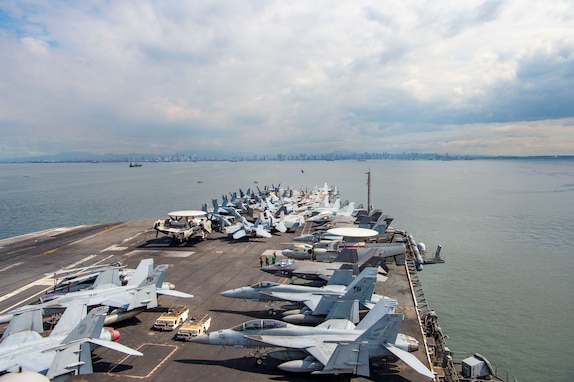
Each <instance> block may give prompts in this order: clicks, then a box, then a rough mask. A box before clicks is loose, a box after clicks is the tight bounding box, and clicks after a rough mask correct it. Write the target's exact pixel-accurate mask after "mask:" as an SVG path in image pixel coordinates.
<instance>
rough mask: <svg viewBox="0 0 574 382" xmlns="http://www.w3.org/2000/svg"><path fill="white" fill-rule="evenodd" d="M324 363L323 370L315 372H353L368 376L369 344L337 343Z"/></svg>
mask: <svg viewBox="0 0 574 382" xmlns="http://www.w3.org/2000/svg"><path fill="white" fill-rule="evenodd" d="M324 365H325V367H324V368H323V370H321V371H319V372H315V373H316V374H342V373H353V374H357V375H362V376H365V377H368V376H370V370H369V345H368V344H364V343H357V342H350V343H344V344H339V345H337V348H336V349H335V350H334V351H333V353H332V355H331V357H330V358H329V360H328V361H327V362H326V363H324ZM315 373H314V374H315Z"/></svg>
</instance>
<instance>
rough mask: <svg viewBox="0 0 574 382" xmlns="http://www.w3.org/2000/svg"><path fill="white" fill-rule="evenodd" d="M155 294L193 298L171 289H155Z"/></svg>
mask: <svg viewBox="0 0 574 382" xmlns="http://www.w3.org/2000/svg"><path fill="white" fill-rule="evenodd" d="M156 292H157V293H159V294H164V295H166V296H172V297H182V298H191V297H193V295H192V294H189V293H185V292H179V291H177V290H172V289H157V290H156Z"/></svg>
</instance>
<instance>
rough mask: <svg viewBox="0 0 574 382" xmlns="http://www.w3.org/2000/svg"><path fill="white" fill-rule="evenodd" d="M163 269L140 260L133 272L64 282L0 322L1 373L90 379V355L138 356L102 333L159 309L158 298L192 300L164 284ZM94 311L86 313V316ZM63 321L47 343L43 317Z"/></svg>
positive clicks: (106, 271)
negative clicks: (0, 330) (2, 326)
mask: <svg viewBox="0 0 574 382" xmlns="http://www.w3.org/2000/svg"><path fill="white" fill-rule="evenodd" d="M167 268H168V266H167V265H158V266H156V267H155V268H154V265H153V259H144V260H142V261H141V262H140V264H139V265H138V267H137V268H136V269H130V270H126V269H123V268H122V267H121V266H120V265H119V264H112V265H110V266H108V267H106V268H100V269H93V271H92V272H87V273H82V275H81V276H76V275H74V276H72V277H70V278H65V280H63V281H62V282H60V284H59V285H57V286H56V287H54V290H53V291H52V292H51V293H49V294H46V295H45V296H43V297H42V298H41V299H40V302H39V303H37V304H33V305H26V306H23V307H20V308H17V309H15V310H13V311H11V312H10V313H9V314H5V315H2V316H0V323H9V324H8V326H7V328H6V330H5V331H4V334H3V336H2V339H3V340H2V342H0V372H17V371H25V372H34V373H39V374H43V375H45V376H46V377H47V378H48V379H50V380H58V378H59V377H61V378H62V379H63V378H65V377H67V376H69V375H70V373H73V374H90V373H92V356H91V351H92V350H93V349H94V348H95V347H96V346H105V347H108V348H110V349H114V350H117V351H120V352H123V353H126V354H129V355H136V356H141V355H142V353H141V352H139V351H137V350H134V349H131V348H129V347H127V346H124V345H121V344H119V343H117V342H115V341H117V340H118V339H119V337H120V336H119V332H117V331H116V330H113V329H109V328H104V325H109V324H111V323H114V322H118V321H122V320H126V319H129V318H132V317H134V316H135V315H137V314H138V313H140V312H142V311H143V310H144V309H150V308H154V307H156V306H158V301H157V298H158V295H170V296H176V297H183V298H190V297H193V296H192V295H190V294H188V293H184V292H179V291H176V290H174V287H173V285H172V284H170V283H167V282H165V275H166V271H167ZM90 308H93V309H91V310H90V311H89V313H87V310H88V309H90ZM55 315H61V316H60V317H59V319H58V321H57V324H56V325H55V326H54V328H53V329H52V331H51V333H50V335H49V336H47V337H43V336H41V335H40V333H42V332H43V330H44V325H43V317H45V316H52V317H54V316H55Z"/></svg>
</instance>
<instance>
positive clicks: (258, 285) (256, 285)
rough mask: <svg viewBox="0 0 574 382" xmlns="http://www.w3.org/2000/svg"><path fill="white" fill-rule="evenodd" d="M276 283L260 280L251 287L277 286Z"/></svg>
mask: <svg viewBox="0 0 574 382" xmlns="http://www.w3.org/2000/svg"><path fill="white" fill-rule="evenodd" d="M278 285H279V284H278V283H274V282H271V281H262V282H260V283H257V284H254V285H252V287H253V288H256V289H265V288H271V287H274V286H278Z"/></svg>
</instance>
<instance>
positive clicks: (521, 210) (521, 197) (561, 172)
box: [0, 160, 574, 382]
mask: <svg viewBox="0 0 574 382" xmlns="http://www.w3.org/2000/svg"><path fill="white" fill-rule="evenodd" d="M368 171H370V172H371V179H372V182H371V184H372V186H371V203H372V204H373V205H374V207H376V208H380V209H382V210H383V211H384V213H386V214H389V215H391V216H392V217H393V218H394V221H393V223H392V225H393V226H394V227H396V228H400V229H404V230H407V231H408V232H409V233H411V234H413V236H414V238H415V240H416V241H417V242H424V243H425V244H426V246H427V249H428V251H429V253H433V252H434V250H435V248H436V246H437V245H439V244H440V245H441V246H442V255H443V257H444V258H445V259H446V263H445V264H440V265H438V264H437V265H427V266H425V269H424V270H423V271H422V272H420V277H421V279H422V282H423V289H424V291H425V295H426V298H427V301H428V303H429V305H430V307H431V308H433V309H434V310H435V311H436V312H437V314H438V317H439V322H440V324H441V326H442V328H443V331H444V333H446V334H447V335H448V336H449V339H448V340H447V343H448V345H449V347H450V348H451V350H452V351H454V352H455V355H456V356H457V357H458V358H465V356H466V353H467V352H468V353H474V352H477V353H480V354H482V355H484V356H486V357H487V358H488V359H489V360H490V361H491V363H493V364H494V365H495V366H496V367H497V368H498V370H499V374H502V375H505V373H509V377H510V380H514V379H513V378H516V379H517V380H519V381H540V380H544V381H546V382H563V381H572V380H574V366H573V363H572V359H573V358H574V350H573V347H572V343H574V324H573V318H574V297H573V294H574V281H573V280H574V278H573V274H574V253H573V252H574V251H573V250H572V245H571V242H572V237H573V235H572V230H573V228H574V162H573V161H567V160H540V161H537V160H474V161H396V160H381V161H366V162H358V161H333V162H327V161H303V162H292V161H289V162H196V163H191V162H190V163H179V162H174V163H144V164H143V166H142V167H140V168H129V167H128V166H127V164H126V163H97V164H91V163H84V164H80V163H77V164H0V227H2V229H1V230H0V239H2V238H7V237H12V236H17V235H22V234H25V233H29V232H35V231H39V230H44V229H49V228H54V227H63V226H74V225H80V224H94V223H102V222H112V221H127V220H133V219H151V218H154V219H155V218H163V217H166V214H167V213H168V212H169V211H173V210H181V209H199V208H200V207H201V205H202V204H203V203H208V204H209V205H210V206H211V199H212V198H218V199H219V200H221V195H222V194H223V193H229V192H232V191H237V190H239V188H241V189H243V190H246V189H247V188H249V187H252V188H254V187H256V186H259V187H263V186H264V185H271V184H274V185H277V184H279V183H281V184H282V185H289V186H291V187H293V188H303V189H312V188H313V187H314V186H321V185H322V184H323V183H324V182H327V183H329V184H330V185H336V186H338V188H339V189H340V193H341V196H342V198H343V199H349V200H351V201H354V202H355V203H356V204H359V203H364V204H365V205H366V203H367V187H366V180H367V175H366V173H367V172H368ZM255 182H257V183H255ZM0 256H1V249H0Z"/></svg>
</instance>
